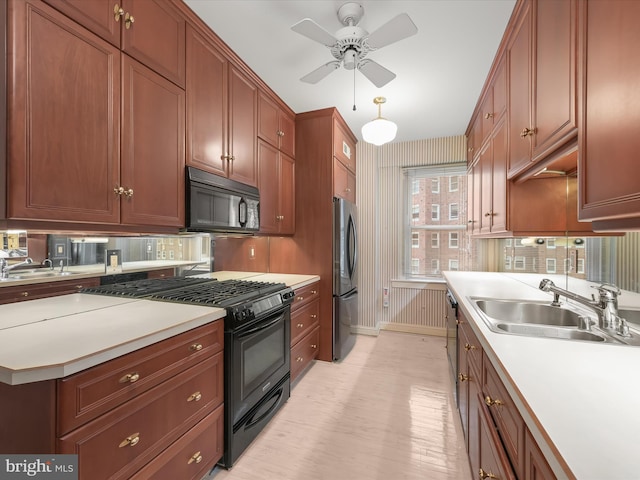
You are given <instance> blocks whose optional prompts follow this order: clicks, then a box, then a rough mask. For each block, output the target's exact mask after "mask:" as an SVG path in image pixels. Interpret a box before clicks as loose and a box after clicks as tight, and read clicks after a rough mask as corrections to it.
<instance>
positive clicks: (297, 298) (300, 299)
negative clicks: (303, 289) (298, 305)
mask: <svg viewBox="0 0 640 480" xmlns="http://www.w3.org/2000/svg"><path fill="white" fill-rule="evenodd" d="M296 300H299V301H302V300H304V297H303V296H299V297H296Z"/></svg>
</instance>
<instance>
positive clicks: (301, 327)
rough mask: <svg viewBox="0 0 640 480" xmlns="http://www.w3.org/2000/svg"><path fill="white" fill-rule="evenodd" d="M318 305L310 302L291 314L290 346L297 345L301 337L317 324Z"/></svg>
mask: <svg viewBox="0 0 640 480" xmlns="http://www.w3.org/2000/svg"><path fill="white" fill-rule="evenodd" d="M319 318H320V305H319V304H318V302H311V303H309V304H307V305H305V306H304V307H302V308H300V309H298V310H296V311H295V312H293V313H292V314H291V345H295V344H296V343H298V342H299V341H300V340H301V339H302V337H304V336H305V335H306V334H308V333H309V331H310V330H311V329H312V328H313V327H314V326H316V325H317V324H318V319H319Z"/></svg>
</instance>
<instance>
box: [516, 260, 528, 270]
mask: <svg viewBox="0 0 640 480" xmlns="http://www.w3.org/2000/svg"><path fill="white" fill-rule="evenodd" d="M525 266H526V262H525V259H524V257H514V258H513V269H514V270H524V269H525Z"/></svg>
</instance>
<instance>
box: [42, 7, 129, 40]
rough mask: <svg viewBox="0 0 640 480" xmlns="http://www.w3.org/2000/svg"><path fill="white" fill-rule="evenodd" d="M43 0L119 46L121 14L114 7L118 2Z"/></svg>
mask: <svg viewBox="0 0 640 480" xmlns="http://www.w3.org/2000/svg"><path fill="white" fill-rule="evenodd" d="M44 1H45V2H47V3H48V4H50V5H51V6H53V7H55V8H56V9H58V10H59V11H61V12H62V13H64V14H65V15H67V16H68V17H69V18H71V19H73V20H75V21H76V22H78V23H79V24H80V25H82V26H83V27H85V28H87V29H89V30H91V31H92V32H93V33H95V34H96V35H99V36H100V37H102V38H104V39H105V40H106V41H107V42H109V43H111V44H112V45H115V46H116V47H118V48H120V29H121V22H120V20H121V16H120V15H119V9H116V8H115V5H116V4H117V3H118V2H116V1H114V0H44ZM120 4H122V2H120ZM123 14H124V10H123ZM116 18H117V19H118V20H116Z"/></svg>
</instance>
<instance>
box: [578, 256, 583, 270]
mask: <svg viewBox="0 0 640 480" xmlns="http://www.w3.org/2000/svg"><path fill="white" fill-rule="evenodd" d="M578 273H584V258H579V259H578Z"/></svg>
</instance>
